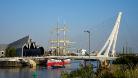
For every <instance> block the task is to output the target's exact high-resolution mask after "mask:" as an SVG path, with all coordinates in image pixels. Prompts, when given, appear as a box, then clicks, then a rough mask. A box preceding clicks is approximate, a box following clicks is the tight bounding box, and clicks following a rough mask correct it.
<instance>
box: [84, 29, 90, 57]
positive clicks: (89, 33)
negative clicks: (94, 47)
mask: <svg viewBox="0 0 138 78" xmlns="http://www.w3.org/2000/svg"><path fill="white" fill-rule="evenodd" d="M84 32H87V33H88V34H89V58H90V31H89V30H87V31H84Z"/></svg>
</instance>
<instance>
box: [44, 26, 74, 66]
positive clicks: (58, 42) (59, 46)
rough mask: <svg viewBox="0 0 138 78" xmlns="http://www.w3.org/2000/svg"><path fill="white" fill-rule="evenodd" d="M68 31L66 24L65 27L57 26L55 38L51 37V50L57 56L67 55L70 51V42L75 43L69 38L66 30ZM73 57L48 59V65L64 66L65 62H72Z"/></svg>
mask: <svg viewBox="0 0 138 78" xmlns="http://www.w3.org/2000/svg"><path fill="white" fill-rule="evenodd" d="M67 31H68V29H67V27H66V25H65V24H64V26H63V27H61V28H60V27H59V25H58V24H57V27H56V29H55V32H56V33H55V35H56V36H54V37H55V38H53V39H51V40H50V41H49V42H50V47H49V48H50V52H51V55H55V56H66V55H69V54H70V52H69V50H68V48H69V47H70V44H71V43H73V42H71V41H69V40H68V39H67V36H66V32H67ZM70 62H71V59H62V60H61V59H48V60H47V66H64V65H65V64H70Z"/></svg>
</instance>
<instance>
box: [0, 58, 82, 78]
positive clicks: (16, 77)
mask: <svg viewBox="0 0 138 78" xmlns="http://www.w3.org/2000/svg"><path fill="white" fill-rule="evenodd" d="M80 63H81V61H73V62H72V63H71V64H70V65H66V66H65V68H59V69H50V68H48V69H47V68H46V67H36V68H0V78H60V74H61V72H62V71H69V72H70V71H72V70H75V69H77V68H78V67H79V64H80Z"/></svg>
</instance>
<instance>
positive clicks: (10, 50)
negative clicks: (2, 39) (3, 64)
mask: <svg viewBox="0 0 138 78" xmlns="http://www.w3.org/2000/svg"><path fill="white" fill-rule="evenodd" d="M15 56H16V49H15V48H14V47H8V48H6V57H15Z"/></svg>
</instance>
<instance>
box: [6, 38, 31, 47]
mask: <svg viewBox="0 0 138 78" xmlns="http://www.w3.org/2000/svg"><path fill="white" fill-rule="evenodd" d="M29 40H30V39H29V36H25V37H23V38H21V39H19V40H17V41H15V42H12V43H10V44H9V45H8V46H9V47H15V48H22V47H23V46H24V44H27V43H28V42H29Z"/></svg>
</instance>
